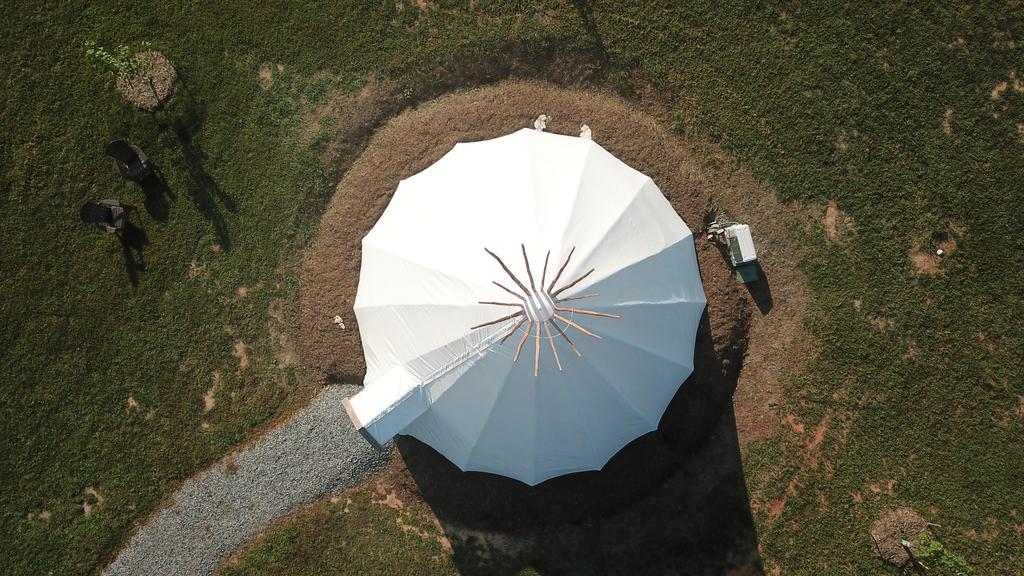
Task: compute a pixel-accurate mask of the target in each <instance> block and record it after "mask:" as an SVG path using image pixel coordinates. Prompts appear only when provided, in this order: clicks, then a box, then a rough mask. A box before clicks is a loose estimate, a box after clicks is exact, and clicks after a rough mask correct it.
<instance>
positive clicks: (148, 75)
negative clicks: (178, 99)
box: [117, 50, 178, 112]
mask: <svg viewBox="0 0 1024 576" xmlns="http://www.w3.org/2000/svg"><path fill="white" fill-rule="evenodd" d="M135 57H136V58H138V59H140V60H141V61H142V62H143V71H142V72H141V73H140V74H139V75H138V76H136V77H135V78H133V79H132V81H131V82H128V81H126V80H124V79H123V78H121V77H118V78H117V90H118V91H119V92H120V93H121V94H123V95H124V97H125V98H126V99H127V100H128V101H129V102H131V104H132V106H135V107H136V108H138V109H140V110H145V111H147V112H152V111H153V110H157V109H159V108H160V107H161V106H163V105H164V102H167V99H168V98H170V97H171V94H173V93H174V87H175V85H176V84H177V83H178V72H177V71H176V70H175V69H174V66H172V65H171V61H170V60H168V59H167V57H166V56H164V55H163V54H162V53H160V52H157V51H155V50H150V51H147V52H139V53H138V54H136V55H135Z"/></svg>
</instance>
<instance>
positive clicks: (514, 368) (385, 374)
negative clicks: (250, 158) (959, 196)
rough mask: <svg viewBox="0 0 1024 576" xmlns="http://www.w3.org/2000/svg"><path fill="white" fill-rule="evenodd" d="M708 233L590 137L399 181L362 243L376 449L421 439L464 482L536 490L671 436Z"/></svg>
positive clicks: (474, 148) (471, 154) (367, 406)
mask: <svg viewBox="0 0 1024 576" xmlns="http://www.w3.org/2000/svg"><path fill="white" fill-rule="evenodd" d="M705 305H706V299H705V296H704V290H703V287H702V285H701V280H700V273H699V271H698V268H697V257H696V253H695V251H694V243H693V236H692V235H691V233H690V230H689V228H687V226H686V224H685V223H684V222H683V221H682V220H681V219H680V218H679V216H678V215H677V214H676V213H675V211H674V210H673V209H672V207H671V205H670V204H669V202H668V201H667V200H666V199H665V197H664V196H663V195H662V193H661V191H660V190H659V189H658V187H657V186H656V185H655V184H654V182H653V181H652V180H651V179H650V178H649V177H647V176H645V175H644V174H642V173H640V172H638V171H636V170H634V169H632V168H630V167H629V166H627V165H626V164H624V163H623V162H621V161H620V160H618V159H617V158H615V157H614V156H612V155H611V154H610V153H609V152H608V151H606V150H605V149H604V148H602V147H601V146H599V145H597V144H596V143H594V142H593V141H592V140H586V139H582V138H576V137H572V136H562V135H557V134H551V133H547V132H540V131H536V130H530V129H522V130H520V131H518V132H515V133H513V134H509V135H506V136H502V137H500V138H495V139H493V140H485V141H481V142H473V143H460V144H456V145H455V147H454V148H453V149H452V150H451V151H450V152H448V154H446V155H445V156H444V157H443V158H441V159H440V160H439V161H437V162H436V163H435V164H433V165H432V166H430V167H428V168H427V169H425V170H424V171H422V172H420V173H419V174H416V175H414V176H412V177H410V178H407V179H406V180H403V181H402V182H400V183H399V185H398V189H397V191H396V192H395V195H394V197H393V198H392V200H391V203H390V204H389V206H388V207H387V209H386V210H385V212H384V214H383V215H382V216H381V218H380V220H379V221H378V222H377V224H376V225H375V226H374V227H373V229H372V230H371V231H370V232H369V234H367V235H366V237H365V238H363V253H362V269H361V272H360V278H359V289H358V293H357V295H356V301H355V314H356V318H357V319H358V321H359V330H360V336H361V338H362V342H363V350H364V353H365V356H366V367H367V372H366V379H365V384H366V385H365V387H364V389H363V390H362V391H361V392H360V393H359V394H357V395H356V396H354V397H353V398H352V399H351V400H350V401H346V402H345V408H346V409H347V410H348V413H349V416H350V417H351V418H352V420H353V422H354V424H355V425H356V427H357V428H359V429H360V430H361V431H362V432H363V435H364V437H366V438H367V439H368V440H370V441H371V442H373V443H376V444H381V445H382V444H384V443H385V442H387V441H388V440H389V439H391V438H392V437H393V436H394V435H396V434H408V435H412V436H415V437H416V438H418V439H420V440H422V441H423V442H425V443H427V444H429V445H430V446H432V447H433V448H435V449H436V450H437V451H438V452H440V453H441V454H443V455H444V456H446V457H447V458H448V459H449V460H451V461H452V462H453V463H455V464H456V465H457V466H459V467H460V468H461V469H463V470H478V471H485V472H493V473H496V474H502V475H505V476H509V477H512V478H517V479H519V480H521V481H523V482H525V483H527V484H536V483H538V482H542V481H544V480H546V479H548V478H551V477H554V476H558V475H561V474H568V473H570V472H576V471H582V470H595V469H599V468H601V467H603V466H604V464H605V463H606V462H607V461H608V459H609V458H611V457H612V455H614V454H615V453H616V452H618V451H619V449H621V448H622V447H623V446H625V445H626V444H628V443H629V442H630V441H632V440H633V439H635V438H636V437H638V436H640V435H642V434H644V433H646V432H649V431H651V430H654V429H656V428H657V426H658V423H659V421H660V419H661V416H662V413H663V412H664V410H665V408H666V407H667V406H668V404H669V402H670V401H671V400H672V398H673V396H675V393H676V391H677V390H678V389H679V386H680V384H681V383H682V382H683V381H684V380H686V378H687V377H688V376H689V375H690V373H691V372H692V371H693V353H694V344H695V338H696V332H697V327H698V325H699V323H700V319H701V315H702V314H703V312H704V307H705Z"/></svg>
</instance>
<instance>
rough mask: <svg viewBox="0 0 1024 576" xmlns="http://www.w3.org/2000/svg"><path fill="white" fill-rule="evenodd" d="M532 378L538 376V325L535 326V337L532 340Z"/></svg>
mask: <svg viewBox="0 0 1024 576" xmlns="http://www.w3.org/2000/svg"><path fill="white" fill-rule="evenodd" d="M533 341H534V343H535V345H534V347H533V377H534V378H536V377H537V375H538V374H540V324H537V336H536V337H535V338H534V339H533Z"/></svg>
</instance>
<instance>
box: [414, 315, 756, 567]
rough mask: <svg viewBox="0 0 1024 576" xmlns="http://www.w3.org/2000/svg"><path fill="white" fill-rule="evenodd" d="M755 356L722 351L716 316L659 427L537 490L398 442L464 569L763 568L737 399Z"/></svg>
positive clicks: (703, 333) (705, 328)
mask: <svg viewBox="0 0 1024 576" xmlns="http://www.w3.org/2000/svg"><path fill="white" fill-rule="evenodd" d="M743 352H744V350H743V346H742V345H735V346H731V347H728V348H727V349H726V350H725V351H724V352H719V353H718V354H716V352H715V346H714V339H713V337H712V334H711V330H710V326H709V323H708V320H707V314H705V317H704V319H703V320H702V323H701V327H700V330H699V332H698V337H697V347H696V353H695V357H694V363H695V369H694V373H693V374H692V375H691V376H690V378H688V379H687V381H686V382H685V383H684V384H683V386H682V387H681V388H680V390H679V392H678V393H677V394H676V396H675V398H674V399H673V401H672V403H671V404H670V405H669V407H668V409H667V410H666V412H665V415H664V417H663V418H662V421H661V425H660V426H659V429H658V430H656V431H654V432H652V433H649V434H646V435H644V436H642V437H640V438H638V439H636V440H635V441H633V442H632V443H630V444H629V445H627V446H626V447H625V448H623V449H622V450H621V451H620V452H619V453H618V454H616V455H615V456H614V457H613V458H612V459H611V460H610V461H609V462H608V464H607V465H605V467H604V469H603V470H601V471H597V472H583V473H577V474H571V475H568V476H563V477H559V478H554V479H551V480H548V481H546V482H543V483H541V484H539V485H537V486H534V487H530V486H527V485H525V484H523V483H521V482H518V481H515V480H512V479H509V478H505V477H501V476H496V475H492V474H486V473H477V472H471V473H463V472H461V471H460V470H459V469H458V468H457V467H455V466H454V465H453V464H451V463H450V462H449V461H448V460H446V459H445V458H444V457H443V456H441V455H440V454H438V453H437V452H435V451H434V450H433V449H431V448H430V447H429V446H427V445H425V444H423V443H421V442H419V441H418V440H416V439H414V438H411V437H407V436H400V437H398V438H397V441H396V445H397V447H398V450H399V451H400V452H401V454H402V457H403V459H404V460H405V463H406V465H407V466H408V469H409V471H410V473H411V475H412V477H413V479H414V481H415V482H416V484H417V486H418V488H419V490H420V492H421V493H422V495H423V499H424V501H425V502H426V503H427V504H428V505H429V506H430V507H431V508H432V509H433V511H434V513H435V514H436V515H437V517H438V518H439V519H440V521H441V523H442V526H443V527H444V529H445V532H446V535H447V536H448V538H449V540H450V541H451V542H452V545H453V548H454V550H453V552H454V558H455V562H456V565H457V567H458V568H459V570H460V572H461V573H462V574H483V573H493V572H494V571H495V570H498V571H502V572H503V571H505V570H510V571H516V570H519V569H522V568H525V567H533V568H536V569H538V570H540V571H541V572H542V573H547V572H549V571H550V572H551V573H559V574H562V573H581V574H591V573H630V574H631V573H652V572H654V573H663V572H669V573H677V572H684V573H687V574H722V573H725V572H727V571H728V570H730V569H732V568H743V569H745V570H746V572H744V573H746V574H760V573H761V572H762V570H761V563H760V560H759V557H758V555H757V535H756V530H755V528H754V523H753V517H752V514H751V510H750V503H749V497H748V494H747V488H746V482H745V478H744V475H743V467H742V461H741V456H740V450H739V441H738V438H737V433H736V425H735V421H734V418H733V412H732V405H731V402H730V399H731V396H732V393H733V391H734V390H735V387H736V381H737V378H738V375H739V370H740V363H741V361H742V357H743ZM467 534H469V535H470V536H469V537H467ZM474 534H476V535H479V536H478V537H474V536H473V535H474ZM487 535H491V537H490V538H489V537H488V536H487ZM494 535H497V536H498V537H497V538H496V539H495V538H493V536H494ZM503 539H511V540H514V541H520V542H528V543H529V544H528V545H525V546H524V547H521V549H517V550H515V551H512V552H509V551H502V550H501V549H500V546H498V547H495V546H494V545H493V544H494V541H501V540H503ZM495 548H499V549H495ZM506 552H508V553H506Z"/></svg>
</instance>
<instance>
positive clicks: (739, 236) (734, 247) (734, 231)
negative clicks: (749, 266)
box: [725, 224, 757, 266]
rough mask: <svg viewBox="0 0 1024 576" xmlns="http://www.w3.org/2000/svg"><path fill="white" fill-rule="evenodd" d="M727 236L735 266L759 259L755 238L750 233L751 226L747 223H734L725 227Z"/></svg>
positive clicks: (730, 254) (730, 255)
mask: <svg viewBox="0 0 1024 576" xmlns="http://www.w3.org/2000/svg"><path fill="white" fill-rule="evenodd" d="M725 237H726V239H727V244H728V246H729V257H730V258H731V259H732V264H733V266H739V265H740V264H746V263H748V262H753V261H754V260H757V250H755V249H754V239H753V237H751V235H750V226H747V225H746V224H733V225H731V226H729V227H727V228H726V229H725Z"/></svg>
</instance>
